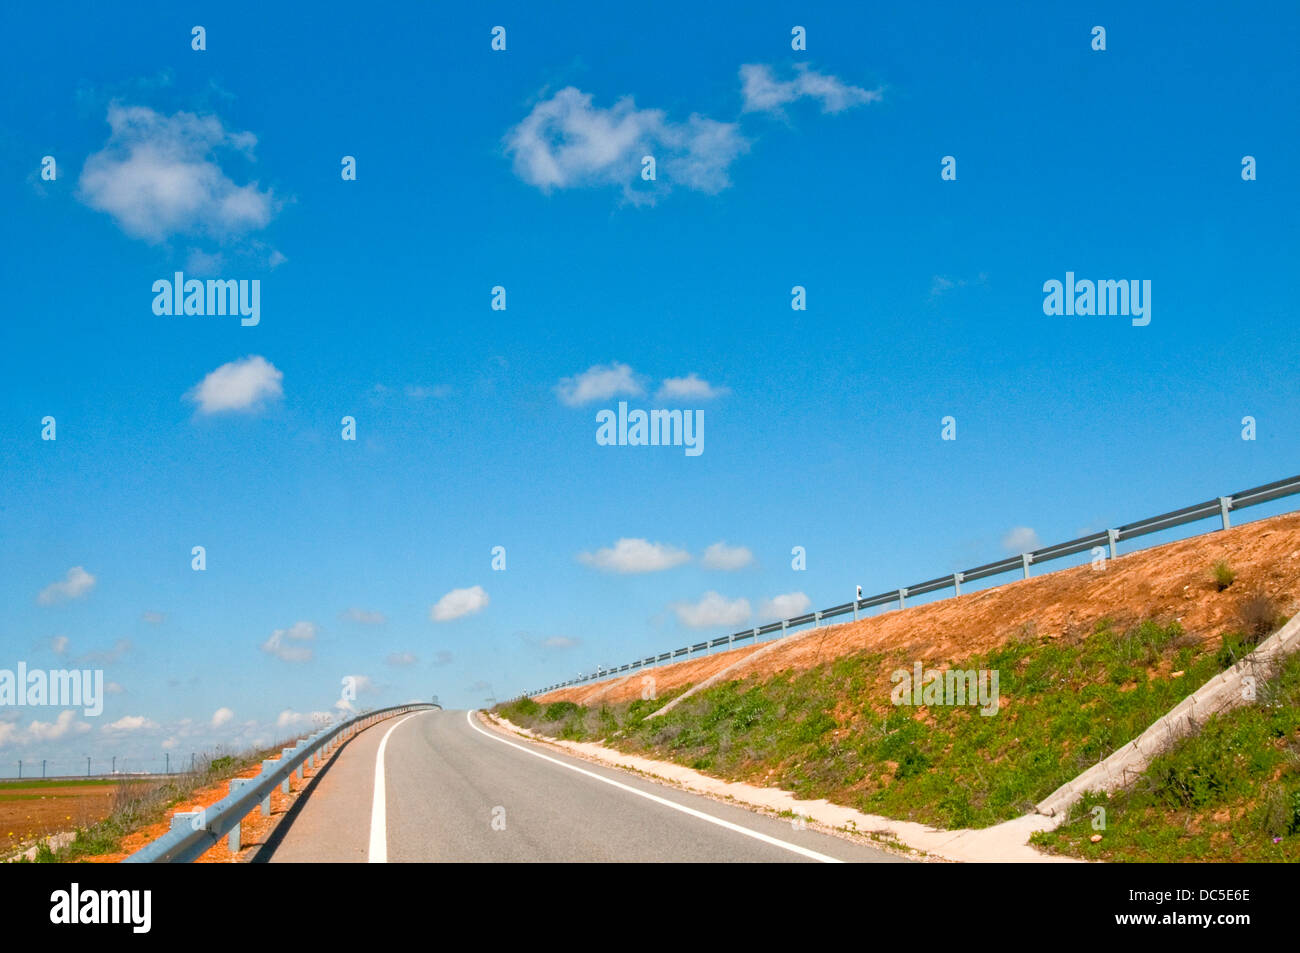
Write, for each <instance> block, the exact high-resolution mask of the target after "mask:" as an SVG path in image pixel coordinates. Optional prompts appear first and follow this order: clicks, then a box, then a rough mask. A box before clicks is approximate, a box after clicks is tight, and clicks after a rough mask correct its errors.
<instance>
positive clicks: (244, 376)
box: [185, 354, 284, 414]
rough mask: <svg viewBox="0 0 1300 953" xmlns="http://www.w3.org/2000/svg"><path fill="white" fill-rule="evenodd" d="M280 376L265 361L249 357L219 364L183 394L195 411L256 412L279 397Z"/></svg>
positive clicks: (206, 412) (281, 374) (210, 412)
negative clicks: (267, 402)
mask: <svg viewBox="0 0 1300 953" xmlns="http://www.w3.org/2000/svg"><path fill="white" fill-rule="evenodd" d="M282 380H284V374H283V373H282V372H281V371H280V370H279V369H277V368H276V366H275V365H274V364H272V363H271V362H270V361H268V360H267V359H266V358H264V357H262V356H260V355H257V354H254V355H252V356H251V357H245V358H241V359H240V360H237V361H231V362H230V363H229V364H222V365H221V366H220V367H218V368H217V369H216V370H215V371H213V372H212V373H211V374H209V375H208V376H207V377H205V378H203V380H202V381H200V382H199V383H198V384H196V385H195V386H194V387H193V389H192V390H190V392H189V393H187V394H186V395H185V397H186V399H187V400H191V401H193V402H195V403H197V404H198V405H199V411H200V412H202V413H205V414H215V413H220V412H222V411H226V410H248V411H254V410H257V409H259V408H260V407H261V406H262V404H263V403H264V402H265V401H267V400H272V399H274V398H277V397H280V396H281V395H282V394H283V390H282V388H281V387H280V382H281V381H282Z"/></svg>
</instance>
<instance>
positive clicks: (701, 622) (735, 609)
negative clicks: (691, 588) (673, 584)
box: [672, 590, 750, 629]
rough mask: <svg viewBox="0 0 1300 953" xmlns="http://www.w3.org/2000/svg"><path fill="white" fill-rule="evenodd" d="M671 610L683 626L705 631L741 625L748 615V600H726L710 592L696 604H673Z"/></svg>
mask: <svg viewBox="0 0 1300 953" xmlns="http://www.w3.org/2000/svg"><path fill="white" fill-rule="evenodd" d="M672 610H673V611H674V612H675V613H677V618H678V620H679V621H681V623H682V624H683V625H687V626H690V627H691V628H692V629H706V628H710V627H712V626H718V625H729V626H734V625H743V624H744V623H745V622H746V621H747V620H748V619H749V615H750V608H749V600H748V599H727V598H726V597H725V596H722V595H720V594H718V593H716V592H714V591H712V590H710V591H709V592H706V593H705V594H704V595H703V596H701V597H700V600H699V601H698V602H677V603H673V605H672Z"/></svg>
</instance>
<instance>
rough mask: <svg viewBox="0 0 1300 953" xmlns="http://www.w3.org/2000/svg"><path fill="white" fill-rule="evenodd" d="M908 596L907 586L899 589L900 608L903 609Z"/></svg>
mask: <svg viewBox="0 0 1300 953" xmlns="http://www.w3.org/2000/svg"><path fill="white" fill-rule="evenodd" d="M906 598H907V587H906V586H904V587H903V588H902V589H899V590H898V608H900V609H902V608H903V607H904V606H905V605H906V603H905V602H904V601H903V600H905V599H906Z"/></svg>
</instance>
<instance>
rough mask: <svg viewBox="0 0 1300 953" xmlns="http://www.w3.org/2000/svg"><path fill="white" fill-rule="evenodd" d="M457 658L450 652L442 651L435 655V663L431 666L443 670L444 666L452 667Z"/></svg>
mask: <svg viewBox="0 0 1300 953" xmlns="http://www.w3.org/2000/svg"><path fill="white" fill-rule="evenodd" d="M455 658H456V656H454V655H452V654H451V653H450V652H448V651H446V650H442V651H438V652H434V653H433V661H431V662H430V663H429V664H430V665H432V666H433V667H434V668H441V667H442V666H444V665H450V664H451V663H452V661H453V660H454V659H455Z"/></svg>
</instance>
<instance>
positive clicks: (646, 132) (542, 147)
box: [505, 86, 749, 204]
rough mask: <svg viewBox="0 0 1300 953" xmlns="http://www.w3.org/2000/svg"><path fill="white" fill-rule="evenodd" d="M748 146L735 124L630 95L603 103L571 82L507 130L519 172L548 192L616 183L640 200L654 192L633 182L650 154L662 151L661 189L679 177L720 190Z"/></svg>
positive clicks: (628, 195) (651, 198)
mask: <svg viewBox="0 0 1300 953" xmlns="http://www.w3.org/2000/svg"><path fill="white" fill-rule="evenodd" d="M748 150H749V142H748V141H747V140H746V139H745V138H744V137H743V136H742V135H741V134H740V127H739V125H737V124H736V123H726V122H718V121H717V120H714V119H709V118H707V117H705V116H701V115H698V114H692V115H691V116H690V117H689V118H688V119H687V120H686V121H685V122H674V121H672V120H670V119H668V118H667V116H666V115H665V113H664V112H663V111H662V110H658V109H638V108H637V107H636V105H635V103H634V102H633V101H632V97H630V96H624V97H623V98H622V99H619V100H618V101H617V102H615V103H614V105H613V106H610V107H609V108H602V107H600V106H594V105H593V104H592V95H591V94H590V93H584V92H583V91H582V90H580V89H577V88H575V87H572V86H569V87H566V88H564V89H561V90H560V91H559V92H557V93H556V94H555V95H554V96H552V97H551V98H550V99H545V100H542V101H541V102H538V103H537V104H536V105H535V106H534V107H533V109H532V111H531V112H530V113H529V114H528V115H527V116H525V117H524V119H523V120H522V121H521V122H520V123H519V124H518V125H517V126H515V127H514V128H512V129H511V130H510V131H509V132H508V133H507V134H506V137H505V151H506V154H507V155H509V156H511V157H513V160H514V170H515V175H517V176H518V177H519V178H520V179H522V180H523V181H525V182H527V183H528V184H529V185H534V186H537V187H538V188H540V189H541V190H542V191H543V192H548V193H549V192H550V191H551V190H553V189H568V188H592V187H600V186H615V187H619V188H621V189H622V193H623V196H624V198H625V199H626V200H628V201H630V202H633V203H638V204H639V203H645V204H653V202H654V198H655V193H654V192H649V191H642V190H640V189H634V188H633V184H634V183H638V182H639V177H640V171H641V160H642V157H643V156H645V155H653V156H655V158H656V164H657V168H658V170H659V177H658V178H657V180H656V185H658V186H659V189H658V192H659V193H660V194H663V193H664V192H666V191H667V189H669V188H670V187H671V186H672V185H674V184H676V185H681V186H684V187H685V188H688V189H694V190H696V191H699V192H704V193H707V194H714V193H717V192H720V191H722V190H723V189H725V188H727V187H728V186H729V185H730V184H731V180H730V177H729V176H728V169H729V167H730V166H731V163H732V162H733V161H735V159H736V158H737V157H739V156H741V155H743V154H744V153H745V152H747V151H748Z"/></svg>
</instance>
